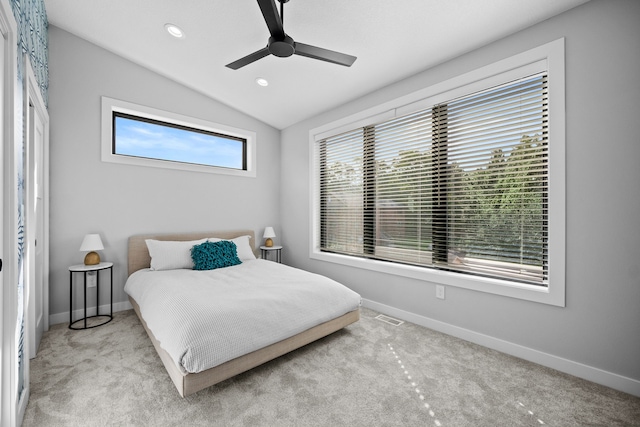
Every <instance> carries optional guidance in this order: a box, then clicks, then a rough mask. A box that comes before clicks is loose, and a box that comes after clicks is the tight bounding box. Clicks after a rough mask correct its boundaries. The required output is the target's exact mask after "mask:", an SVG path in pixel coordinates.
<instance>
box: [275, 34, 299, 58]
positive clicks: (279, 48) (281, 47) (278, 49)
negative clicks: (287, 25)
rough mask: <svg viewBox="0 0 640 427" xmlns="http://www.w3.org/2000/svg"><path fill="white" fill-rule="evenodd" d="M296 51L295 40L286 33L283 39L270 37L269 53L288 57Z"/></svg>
mask: <svg viewBox="0 0 640 427" xmlns="http://www.w3.org/2000/svg"><path fill="white" fill-rule="evenodd" d="M295 52H296V47H295V42H294V41H293V39H292V38H291V37H289V36H288V35H286V34H285V36H284V38H283V39H282V40H277V39H275V38H273V37H269V53H271V54H272V55H275V56H279V57H280V58H286V57H288V56H291V55H293V54H294V53H295Z"/></svg>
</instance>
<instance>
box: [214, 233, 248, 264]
mask: <svg viewBox="0 0 640 427" xmlns="http://www.w3.org/2000/svg"><path fill="white" fill-rule="evenodd" d="M249 239H251V236H240V237H236V238H234V239H229V240H222V239H218V238H215V237H212V238H210V239H209V241H210V242H225V241H226V242H233V243H235V244H236V247H237V251H238V258H240V261H251V260H252V259H256V256H255V254H254V253H253V248H252V247H251V242H250V240H249Z"/></svg>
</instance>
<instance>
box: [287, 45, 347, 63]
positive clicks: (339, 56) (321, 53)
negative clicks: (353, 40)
mask: <svg viewBox="0 0 640 427" xmlns="http://www.w3.org/2000/svg"><path fill="white" fill-rule="evenodd" d="M295 47H296V51H295V54H296V55H300V56H306V57H307V58H313V59H319V60H321V61H326V62H331V63H332V64H338V65H344V66H345V67H351V65H352V64H353V63H354V62H355V61H356V59H358V58H356V57H355V56H351V55H347V54H345V53H340V52H336V51H334V50H329V49H323V48H321V47H316V46H311V45H308V44H304V43H298V42H296V45H295Z"/></svg>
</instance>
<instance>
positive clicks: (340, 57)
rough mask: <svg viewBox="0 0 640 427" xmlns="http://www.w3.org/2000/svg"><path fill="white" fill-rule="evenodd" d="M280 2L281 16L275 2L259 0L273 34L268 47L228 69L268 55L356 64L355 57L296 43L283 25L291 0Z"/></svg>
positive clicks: (349, 64) (347, 65) (345, 64)
mask: <svg viewBox="0 0 640 427" xmlns="http://www.w3.org/2000/svg"><path fill="white" fill-rule="evenodd" d="M278 1H279V2H280V14H278V9H277V8H276V1H275V0H258V5H259V6H260V10H261V11H262V16H264V20H265V22H266V23H267V27H268V28H269V33H271V37H269V43H268V44H267V47H265V48H262V49H260V50H258V51H256V52H253V53H251V54H249V55H247V56H245V57H244V58H241V59H238V60H237V61H234V62H232V63H230V64H227V67H229V68H231V69H232V70H237V69H239V68H242V67H244V66H245V65H249V64H251V63H252V62H255V61H257V60H258V59H262V58H264V57H265V56H268V55H275V56H279V57H281V58H286V57H289V56H291V55H294V54H295V55H300V56H306V57H308V58H313V59H319V60H321V61H326V62H331V63H333V64H338V65H344V66H346V67H350V66H351V64H353V63H354V62H355V60H356V59H357V58H356V57H355V56H351V55H346V54H344V53H340V52H336V51H333V50H328V49H323V48H321V47H316V46H311V45H308V44H304V43H298V42H296V41H294V40H293V39H292V38H291V37H289V36H288V35H287V34H286V33H285V32H284V26H283V24H282V23H283V21H284V4H285V3H287V2H288V1H289V0H278Z"/></svg>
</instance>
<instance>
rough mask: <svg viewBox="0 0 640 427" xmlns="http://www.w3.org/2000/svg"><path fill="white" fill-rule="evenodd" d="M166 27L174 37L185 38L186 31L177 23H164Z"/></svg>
mask: <svg viewBox="0 0 640 427" xmlns="http://www.w3.org/2000/svg"><path fill="white" fill-rule="evenodd" d="M164 28H165V29H166V30H167V32H168V33H169V34H171V35H172V36H173V37H175V38H177V39H183V38H184V31H182V29H180V27H178V26H177V25H174V24H164Z"/></svg>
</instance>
